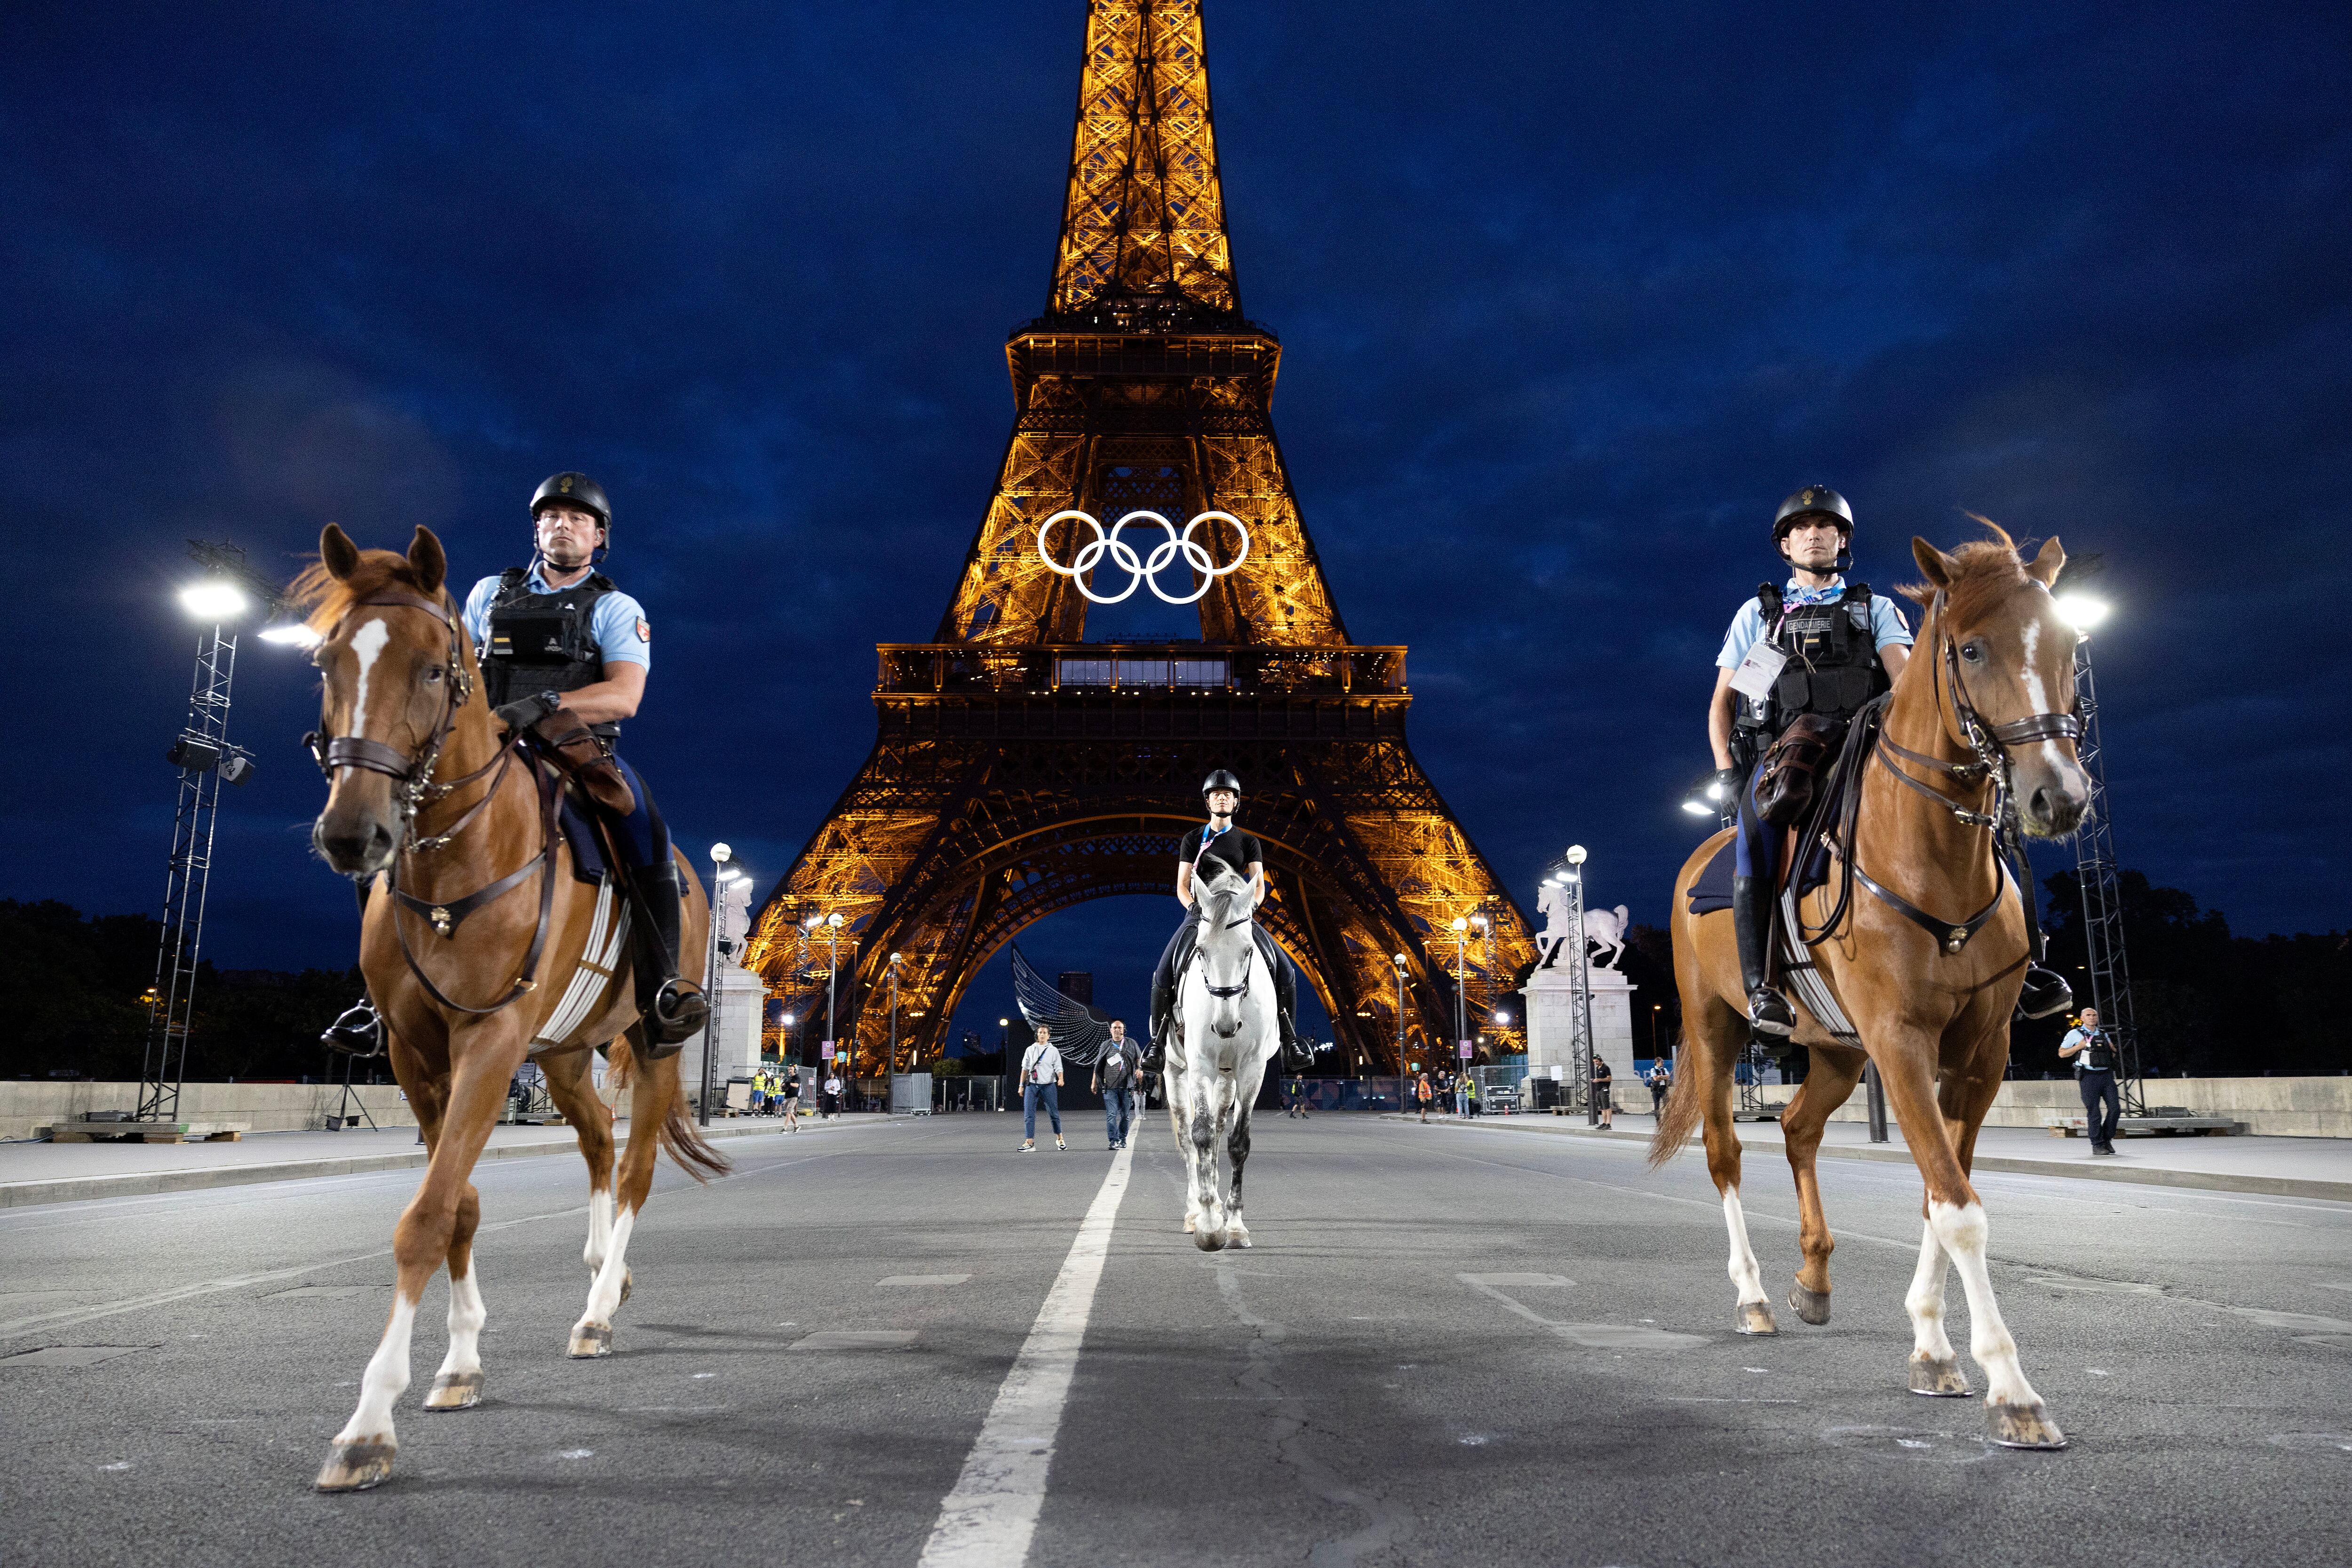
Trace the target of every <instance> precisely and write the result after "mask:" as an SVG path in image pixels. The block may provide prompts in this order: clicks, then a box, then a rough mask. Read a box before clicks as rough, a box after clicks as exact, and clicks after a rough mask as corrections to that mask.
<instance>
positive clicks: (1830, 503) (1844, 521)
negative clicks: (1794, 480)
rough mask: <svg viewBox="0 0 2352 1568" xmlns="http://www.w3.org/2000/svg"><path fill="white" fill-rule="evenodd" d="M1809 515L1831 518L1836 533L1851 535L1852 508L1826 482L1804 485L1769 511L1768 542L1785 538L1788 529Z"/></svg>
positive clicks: (1847, 536) (1849, 537)
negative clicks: (1770, 531) (1835, 527)
mask: <svg viewBox="0 0 2352 1568" xmlns="http://www.w3.org/2000/svg"><path fill="white" fill-rule="evenodd" d="M1811 517H1826V518H1832V519H1834V520H1835V521H1836V522H1837V525H1838V531H1839V532H1840V533H1842V534H1843V535H1845V536H1846V538H1848V539H1852V538H1853V508H1852V507H1850V506H1848V505H1846V504H1845V497H1843V496H1842V495H1840V494H1838V493H1837V491H1835V490H1833V489H1830V488H1829V486H1827V485H1807V486H1806V487H1805V488H1804V489H1801V490H1799V491H1798V492H1797V493H1796V494H1794V495H1792V496H1790V498H1789V499H1788V500H1784V501H1782V502H1781V503H1780V510H1779V511H1776V512H1774V513H1773V514H1772V542H1773V543H1774V544H1779V543H1780V542H1781V541H1782V540H1784V539H1786V538H1788V537H1789V531H1790V529H1793V528H1795V527H1796V526H1797V524H1799V523H1800V522H1802V521H1805V520H1806V519H1807V518H1811Z"/></svg>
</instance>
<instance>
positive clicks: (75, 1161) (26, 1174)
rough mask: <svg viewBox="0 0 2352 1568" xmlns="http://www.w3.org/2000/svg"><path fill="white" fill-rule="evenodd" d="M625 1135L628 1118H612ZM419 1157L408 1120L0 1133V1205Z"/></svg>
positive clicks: (757, 1125)
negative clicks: (201, 1131)
mask: <svg viewBox="0 0 2352 1568" xmlns="http://www.w3.org/2000/svg"><path fill="white" fill-rule="evenodd" d="M884 1120H886V1119H885V1118H884V1117H883V1116H881V1115H880V1114H879V1113H877V1112H867V1113H864V1114H860V1115H853V1116H842V1117H838V1118H836V1119H835V1120H834V1121H822V1122H821V1121H818V1120H817V1119H816V1118H815V1117H813V1116H804V1117H803V1118H801V1130H802V1131H817V1130H820V1129H822V1130H824V1131H832V1130H834V1129H837V1128H842V1127H848V1126H855V1125H863V1124H871V1123H876V1122H880V1121H884ZM783 1129H784V1122H783V1118H782V1117H772V1116H735V1117H729V1118H727V1119H725V1120H723V1121H716V1122H713V1123H712V1124H711V1125H710V1126H709V1127H708V1128H706V1129H704V1132H705V1135H706V1136H708V1137H709V1138H712V1139H714V1140H715V1139H724V1138H747V1137H753V1136H756V1135H758V1134H761V1133H766V1132H781V1131H783ZM613 1130H614V1136H615V1137H616V1138H618V1139H622V1140H625V1139H626V1138H627V1137H628V1131H629V1121H628V1119H627V1118H626V1117H623V1118H621V1119H620V1120H619V1121H615V1122H614V1129H613ZM579 1147H580V1144H579V1141H578V1140H577V1139H576V1138H574V1137H573V1136H572V1129H571V1128H569V1127H499V1128H498V1129H497V1130H495V1131H492V1132H491V1134H490V1142H489V1147H488V1148H487V1149H485V1150H484V1151H483V1152H482V1158H483V1159H485V1160H514V1159H530V1158H535V1157H539V1156H543V1155H550V1154H572V1155H575V1156H576V1154H577V1152H578V1151H579ZM424 1163H425V1149H424V1146H423V1145H422V1144H420V1143H419V1142H417V1140H416V1129H415V1128H414V1127H388V1128H385V1129H383V1130H382V1131H376V1130H373V1129H365V1130H357V1129H345V1130H343V1131H336V1132H248V1133H247V1134H246V1135H245V1138H244V1140H243V1141H242V1142H236V1143H38V1142H19V1143H0V1208H21V1207H23V1206H25V1205H29V1204H61V1203H75V1202H79V1201H81V1200H83V1199H86V1198H119V1197H138V1196H142V1195H145V1194H150V1193H181V1192H190V1191H194V1190H196V1189H199V1188H205V1187H232V1186H243V1185H246V1184H249V1183H254V1182H288V1181H300V1180H303V1179H305V1178H307V1177H311V1176H346V1175H352V1174H354V1173H360V1172H364V1171H394V1170H401V1169H404V1168H411V1167H418V1166H422V1165H423V1164H424Z"/></svg>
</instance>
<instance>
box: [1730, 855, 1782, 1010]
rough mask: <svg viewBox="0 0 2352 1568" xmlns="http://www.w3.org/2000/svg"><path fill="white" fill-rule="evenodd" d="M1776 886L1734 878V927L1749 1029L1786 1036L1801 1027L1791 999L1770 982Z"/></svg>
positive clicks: (1732, 919) (1732, 888)
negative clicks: (1773, 893) (1773, 900)
mask: <svg viewBox="0 0 2352 1568" xmlns="http://www.w3.org/2000/svg"><path fill="white" fill-rule="evenodd" d="M1771 897H1772V884H1771V883H1770V881H1769V880H1768V879H1763V878H1759V877H1734V878H1732V879H1731V928H1732V931H1734V933H1736V935H1737V936H1738V942H1739V983H1740V984H1741V985H1743V986H1745V987H1746V988H1747V991H1748V1026H1749V1027H1750V1028H1752V1029H1753V1030H1754V1031H1755V1032H1756V1033H1757V1034H1759V1035H1776V1036H1781V1037H1786V1036H1787V1035H1788V1034H1789V1032H1790V1030H1792V1029H1794V1028H1795V1027H1796V1026H1797V1016H1796V1014H1795V1013H1793V1012H1792V1011H1790V1007H1789V1002H1788V998H1786V997H1784V996H1782V995H1781V994H1780V992H1779V991H1777V990H1775V989H1773V987H1772V986H1771V985H1770V984H1768V983H1767V981H1766V975H1767V974H1768V973H1769V972H1770V971H1769V963H1770V955H1771V952H1772V905H1771V901H1770V900H1771Z"/></svg>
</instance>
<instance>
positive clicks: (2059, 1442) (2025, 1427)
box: [1985, 1399, 2066, 1448]
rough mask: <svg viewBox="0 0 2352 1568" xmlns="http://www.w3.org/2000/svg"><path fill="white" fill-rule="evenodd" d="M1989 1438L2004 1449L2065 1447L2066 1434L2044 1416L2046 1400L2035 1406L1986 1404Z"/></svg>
mask: <svg viewBox="0 0 2352 1568" xmlns="http://www.w3.org/2000/svg"><path fill="white" fill-rule="evenodd" d="M1985 1436H1987V1437H1989V1438H1990V1439H1991V1440H1992V1441H1993V1442H1996V1443H1998V1444H2000V1446H2001V1447H2004V1448H2063V1447H2065V1446H2066V1434H2065V1433H2063V1432H2061V1431H2060V1430H2058V1423H2056V1422H2055V1421H2053V1420H2051V1419H2050V1417H2049V1416H2048V1415H2045V1414H2043V1412H2042V1401H2040V1400H2038V1399H2037V1400H2035V1401H2034V1402H2033V1403H2032V1404H2031V1405H1995V1404H1992V1403H1990V1401H1988V1402H1987V1403H1986V1405H1985Z"/></svg>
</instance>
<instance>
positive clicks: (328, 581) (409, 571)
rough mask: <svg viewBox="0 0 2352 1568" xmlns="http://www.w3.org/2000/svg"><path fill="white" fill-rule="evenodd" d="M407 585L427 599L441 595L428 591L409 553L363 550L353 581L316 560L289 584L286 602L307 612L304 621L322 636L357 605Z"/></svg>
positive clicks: (331, 630) (331, 629)
mask: <svg viewBox="0 0 2352 1568" xmlns="http://www.w3.org/2000/svg"><path fill="white" fill-rule="evenodd" d="M394 587H398V588H405V589H406V590H407V591H408V592H410V593H412V594H415V595H420V596H421V597H424V598H427V599H437V598H439V597H440V595H438V594H427V593H425V585H424V584H422V583H420V582H418V581H417V580H416V569H415V567H413V566H411V565H409V563H408V557H407V556H405V555H403V554H400V553H399V552H396V551H391V550H362V551H361V552H360V563H359V566H358V569H357V570H355V571H353V572H352V575H351V578H350V580H349V581H345V580H344V579H342V578H341V577H338V576H336V575H335V574H333V573H332V572H330V571H328V570H327V563H325V562H323V561H313V562H311V563H310V564H309V565H308V566H305V567H303V568H302V570H301V572H300V573H299V574H297V575H296V577H295V579H294V581H293V582H291V583H289V584H287V585H286V602H287V603H288V604H289V605H292V606H293V607H294V608H296V609H298V610H301V611H305V612H307V613H306V614H305V616H304V617H303V624H304V625H306V626H309V627H310V629H311V630H312V631H314V632H317V633H318V634H319V635H320V637H326V636H328V635H329V634H331V632H333V631H334V629H335V625H336V623H337V622H339V621H341V619H342V618H343V616H346V615H348V614H349V613H350V612H351V608H352V605H356V604H358V603H359V602H360V601H361V600H362V599H365V598H368V597H370V596H371V595H375V594H380V593H382V592H383V590H385V589H386V588H394Z"/></svg>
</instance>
